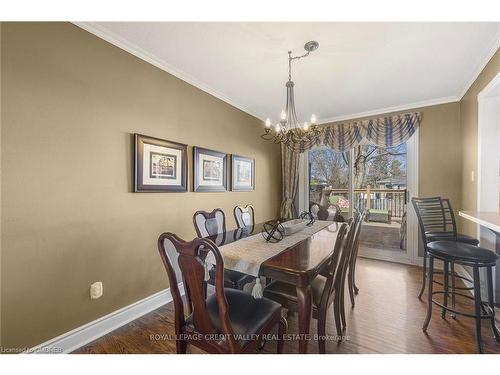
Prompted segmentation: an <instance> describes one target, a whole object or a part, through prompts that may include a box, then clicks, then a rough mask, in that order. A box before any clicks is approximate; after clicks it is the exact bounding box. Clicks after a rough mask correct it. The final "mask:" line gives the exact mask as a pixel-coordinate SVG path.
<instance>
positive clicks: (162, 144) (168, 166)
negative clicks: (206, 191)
mask: <svg viewBox="0 0 500 375" xmlns="http://www.w3.org/2000/svg"><path fill="white" fill-rule="evenodd" d="M134 138H135V147H134V192H182V191H187V145H185V144H182V143H176V142H171V141H166V140H164V139H158V138H153V137H148V136H145V135H142V134H135V135H134Z"/></svg>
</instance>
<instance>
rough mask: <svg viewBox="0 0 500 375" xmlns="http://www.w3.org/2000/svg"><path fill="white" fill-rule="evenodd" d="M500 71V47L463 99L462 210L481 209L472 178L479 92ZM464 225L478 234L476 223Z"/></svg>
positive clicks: (468, 231) (464, 228)
mask: <svg viewBox="0 0 500 375" xmlns="http://www.w3.org/2000/svg"><path fill="white" fill-rule="evenodd" d="M498 72H500V50H497V52H496V53H495V55H494V56H493V57H492V58H491V60H490V61H489V62H488V64H487V65H486V66H485V68H484V69H483V71H482V72H481V74H480V75H479V77H477V79H476V80H475V81H474V83H473V84H472V86H471V87H470V88H469V90H468V91H467V93H466V94H465V95H464V97H463V98H462V100H461V101H460V113H461V118H460V123H461V131H462V149H463V154H462V184H461V185H462V197H461V209H463V210H476V209H477V179H475V181H472V179H471V174H472V171H474V174H475V175H477V142H478V139H477V134H478V120H477V116H478V103H477V95H478V94H479V93H480V92H481V90H482V89H483V88H484V87H485V86H486V85H487V84H488V83H489V82H490V81H491V80H492V79H493V78H494V77H495V76H496V75H497V74H498ZM499 147H500V146H499ZM476 177H477V176H476ZM460 225H461V227H462V230H463V232H464V233H468V234H471V235H476V232H477V229H476V225H475V224H473V223H472V222H470V221H467V220H463V219H460Z"/></svg>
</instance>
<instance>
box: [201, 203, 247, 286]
mask: <svg viewBox="0 0 500 375" xmlns="http://www.w3.org/2000/svg"><path fill="white" fill-rule="evenodd" d="M193 224H194V228H195V230H196V234H197V235H198V237H200V238H203V237H210V239H211V240H212V241H213V242H214V243H215V244H216V245H221V244H224V241H225V237H226V215H225V214H224V211H222V209H220V208H216V209H214V210H213V211H212V212H207V211H201V210H200V211H196V212H195V213H194V215H193ZM209 275H210V279H209V280H208V283H209V284H211V285H215V269H214V267H212V268H211V269H210V270H209ZM254 280H255V278H254V277H253V276H250V275H246V274H244V273H241V272H238V271H233V270H225V271H224V283H225V287H226V288H234V289H240V290H243V287H244V286H245V285H246V284H248V283H250V282H252V281H254Z"/></svg>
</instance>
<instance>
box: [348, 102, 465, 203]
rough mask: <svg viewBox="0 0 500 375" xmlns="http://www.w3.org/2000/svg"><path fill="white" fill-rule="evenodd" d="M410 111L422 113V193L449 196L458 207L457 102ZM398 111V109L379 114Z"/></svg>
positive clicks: (458, 149)
mask: <svg viewBox="0 0 500 375" xmlns="http://www.w3.org/2000/svg"><path fill="white" fill-rule="evenodd" d="M410 111H411V112H415V111H418V112H421V113H422V121H421V123H420V128H419V196H421V197H426V196H427V197H428V196H436V195H440V196H443V197H449V198H450V199H451V202H452V204H453V205H454V206H458V205H459V203H460V181H461V168H460V159H461V151H460V146H461V143H460V106H459V104H458V102H457V103H447V104H440V105H435V106H430V107H423V108H415V109H412V110H410ZM404 112H409V111H404ZM404 112H402V113H404ZM396 113H398V112H391V113H385V114H381V115H380V116H386V115H392V114H396ZM357 120H359V119H357Z"/></svg>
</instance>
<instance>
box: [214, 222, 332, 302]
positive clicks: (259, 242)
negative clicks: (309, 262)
mask: <svg viewBox="0 0 500 375" xmlns="http://www.w3.org/2000/svg"><path fill="white" fill-rule="evenodd" d="M331 224H333V222H331V221H322V220H316V221H315V222H314V223H313V224H312V225H311V226H309V227H306V228H304V229H303V230H301V231H299V232H297V233H294V234H291V235H289V236H285V237H284V238H283V239H282V240H281V241H280V242H275V243H273V242H266V240H265V239H264V237H263V236H262V234H261V233H260V232H259V233H256V234H254V235H252V236H249V237H245V238H242V239H241V240H238V241H235V242H232V243H229V244H227V245H223V246H221V247H219V251H220V253H221V255H222V258H223V259H224V268H226V269H230V270H233V271H238V272H241V273H244V274H247V275H251V276H255V278H256V279H255V286H254V288H253V290H252V295H253V296H254V297H256V298H258V297H261V296H262V286H261V285H260V279H259V270H260V266H261V264H262V263H264V262H265V261H266V260H268V259H270V258H272V257H274V256H275V255H277V254H279V253H281V252H282V251H284V250H286V249H287V248H289V247H290V246H293V245H295V244H296V243H298V242H300V241H303V240H305V239H307V238H308V237H311V236H313V235H314V234H315V233H317V232H319V231H320V230H322V229H324V228H326V227H327V226H329V225H331ZM205 264H211V265H215V258H214V255H213V254H212V253H209V254H208V255H207V257H206V259H205Z"/></svg>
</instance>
